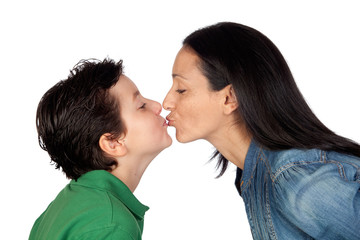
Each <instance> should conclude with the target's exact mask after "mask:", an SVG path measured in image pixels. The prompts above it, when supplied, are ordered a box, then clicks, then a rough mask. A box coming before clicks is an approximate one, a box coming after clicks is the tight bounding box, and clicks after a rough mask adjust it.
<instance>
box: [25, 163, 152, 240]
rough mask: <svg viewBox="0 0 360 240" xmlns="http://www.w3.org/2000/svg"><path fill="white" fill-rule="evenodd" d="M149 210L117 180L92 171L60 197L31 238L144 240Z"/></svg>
mask: <svg viewBox="0 0 360 240" xmlns="http://www.w3.org/2000/svg"><path fill="white" fill-rule="evenodd" d="M148 209H149V208H148V207H147V206H144V205H142V204H141V203H140V202H139V201H138V200H137V199H136V197H135V196H134V195H133V193H132V192H131V191H130V190H129V188H128V187H127V186H126V185H125V184H124V183H123V182H121V181H120V180H119V179H118V178H117V177H115V176H114V175H112V174H111V173H109V172H107V171H104V170H96V171H91V172H88V173H86V174H84V175H82V176H81V177H80V178H79V179H78V180H77V181H75V180H72V181H71V182H70V183H69V184H68V185H67V186H66V187H65V188H64V189H63V190H62V191H61V192H60V193H59V194H58V196H57V197H56V198H55V200H54V201H53V202H52V203H50V205H49V206H48V208H47V209H46V210H45V212H43V213H42V214H41V216H40V217H39V218H38V219H37V220H36V222H35V223H34V226H33V228H32V230H31V233H30V237H29V239H30V240H33V239H36V240H39V239H46V240H50V239H121V240H127V239H129V240H130V239H131V240H137V239H141V235H142V231H143V225H144V215H145V212H146V211H147V210H148Z"/></svg>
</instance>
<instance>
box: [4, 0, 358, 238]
mask: <svg viewBox="0 0 360 240" xmlns="http://www.w3.org/2000/svg"><path fill="white" fill-rule="evenodd" d="M6 2H7V3H5V1H2V2H1V3H0V36H1V37H0V73H1V75H0V79H1V80H0V81H1V87H0V104H1V106H0V110H1V120H0V121H1V123H0V133H1V140H0V141H1V143H0V147H1V166H0V178H1V179H0V184H1V189H0V191H1V196H0V201H1V204H0V207H1V208H0V218H1V230H0V239H27V237H28V234H29V231H30V229H31V227H32V224H33V222H34V221H35V219H36V218H37V217H38V216H39V215H40V214H41V212H42V211H44V210H45V208H46V207H47V205H48V204H49V203H50V201H51V200H53V198H54V197H55V196H56V194H57V193H58V192H59V191H60V190H61V189H62V188H63V187H64V186H65V184H66V183H67V182H68V180H66V179H65V177H64V175H63V174H62V173H61V172H60V171H56V170H55V169H54V167H53V166H52V165H50V163H49V157H48V155H47V153H46V152H44V151H42V150H41V149H40V147H39V146H38V143H37V135H36V129H35V111H36V107H37V104H38V101H39V100H40V98H41V96H42V95H43V94H44V93H45V91H46V90H48V89H49V88H50V87H51V86H52V85H54V84H55V83H56V82H57V81H59V80H61V79H65V78H66V77H67V75H68V73H69V70H70V69H71V68H72V67H73V66H74V65H75V64H76V63H77V62H78V61H79V60H80V59H83V58H99V59H103V58H105V57H107V56H109V57H111V58H113V59H115V60H119V59H123V60H124V65H125V73H126V75H127V76H129V77H130V78H131V79H132V80H133V81H134V82H135V83H136V84H137V85H138V87H139V89H140V91H141V92H142V94H143V95H144V96H145V97H148V98H152V99H154V100H157V101H159V102H162V100H163V98H164V97H165V94H166V92H167V91H168V89H169V88H170V86H171V81H172V80H171V67H172V63H173V61H174V57H175V55H176V53H177V51H178V50H179V48H180V47H181V42H182V40H183V39H184V38H185V37H186V36H187V35H188V34H190V33H191V32H192V31H194V30H196V29H198V28H201V27H204V26H206V25H210V24H214V23H216V22H219V21H234V22H238V23H242V24H245V25H249V26H251V27H253V28H256V29H257V30H259V31H261V32H262V33H264V34H265V35H267V36H268V37H269V38H270V39H271V40H272V41H273V42H274V43H275V44H276V45H277V46H278V48H279V49H280V51H281V52H282V53H283V55H284V56H285V58H286V60H287V61H288V64H289V65H290V68H291V70H292V72H293V74H294V76H295V79H296V81H297V83H298V86H299V88H300V90H301V91H302V93H303V95H304V96H305V98H306V100H307V101H308V103H309V104H310V106H311V107H312V109H313V110H314V112H315V113H316V114H317V116H318V117H319V118H320V119H321V120H322V121H323V122H324V123H325V124H326V125H327V126H328V127H329V128H330V129H332V130H333V131H335V132H336V133H338V134H341V135H344V136H346V137H349V138H352V139H353V140H355V141H357V142H359V141H360V127H359V122H360V114H359V102H360V96H359V87H360V84H359V80H360V78H359V63H360V60H359V56H360V47H359V43H360V34H359V29H360V14H359V10H360V9H359V7H358V4H357V3H356V2H357V1H347V0H343V1H340V0H339V1H329V0H327V1H314V0H307V1H304V0H302V1H255V0H252V1H239V0H238V1H227V0H222V1H219V0H217V1H210V0H207V1H196V0H193V1H155V0H153V1H134V0H131V1H130V0H129V1H106V0H103V1H101V3H100V1H98V2H97V1H91V0H86V1H85V0H80V1H75V0H73V1H64V0H63V1H57V2H55V1H34V0H33V1H16V0H13V1H6ZM162 114H163V116H165V115H166V114H167V113H166V112H165V111H163V113H162ZM169 132H170V134H171V136H173V139H174V143H173V146H172V147H170V148H168V149H166V150H165V151H163V152H162V153H161V154H160V155H159V156H158V157H157V158H156V159H155V160H154V162H153V163H152V164H151V165H150V166H149V168H148V169H147V171H146V173H145V175H144V176H143V179H142V181H141V183H140V185H139V187H138V189H137V190H136V191H135V195H136V196H137V197H138V198H139V200H140V201H141V202H143V203H144V204H146V205H148V206H150V210H149V211H148V212H147V214H146V219H145V229H144V234H143V239H150V240H155V239H156V240H158V239H160V240H162V239H210V240H212V239H251V234H250V229H249V226H248V222H247V218H246V214H245V210H244V205H243V202H242V200H241V198H240V197H239V196H238V194H237V192H236V189H235V188H234V185H233V182H234V177H235V172H234V168H233V167H231V168H230V170H229V171H228V172H227V173H226V174H225V176H224V177H222V178H220V179H215V176H216V172H215V170H214V166H215V162H213V163H209V164H207V160H208V159H209V157H210V156H211V153H212V152H213V150H214V149H213V148H212V146H210V145H209V144H208V143H206V142H204V141H197V142H194V143H190V144H179V143H178V142H176V140H175V137H174V133H175V131H174V129H169Z"/></svg>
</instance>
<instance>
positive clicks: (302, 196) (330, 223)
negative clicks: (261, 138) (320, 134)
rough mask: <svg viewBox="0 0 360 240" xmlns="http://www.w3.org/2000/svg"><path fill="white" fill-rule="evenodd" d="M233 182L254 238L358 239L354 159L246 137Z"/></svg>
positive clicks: (359, 163) (359, 167) (358, 184)
mask: <svg viewBox="0 0 360 240" xmlns="http://www.w3.org/2000/svg"><path fill="white" fill-rule="evenodd" d="M235 185H236V187H237V189H238V191H239V193H240V195H241V197H242V198H243V200H244V203H245V208H246V213H247V216H248V220H249V223H250V227H251V232H252V235H253V238H254V239H259V240H260V239H261V240H265V239H296V240H297V239H336V240H339V239H348V240H350V239H360V159H359V158H357V157H354V156H349V155H345V154H340V153H337V152H326V151H322V150H318V149H311V150H297V149H291V150H283V151H269V150H266V149H264V148H262V147H261V146H259V145H258V144H257V143H256V142H254V141H252V143H251V144H250V147H249V151H248V153H247V155H246V159H245V165H244V170H243V171H242V170H241V169H239V168H238V169H237V176H236V181H235Z"/></svg>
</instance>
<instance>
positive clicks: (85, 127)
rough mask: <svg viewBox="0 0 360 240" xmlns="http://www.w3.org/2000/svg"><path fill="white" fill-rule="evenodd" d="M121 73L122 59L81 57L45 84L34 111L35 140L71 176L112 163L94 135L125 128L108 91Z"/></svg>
mask: <svg viewBox="0 0 360 240" xmlns="http://www.w3.org/2000/svg"><path fill="white" fill-rule="evenodd" d="M122 73H123V66H122V60H120V61H119V62H117V63H115V62H114V60H112V59H109V58H106V59H104V60H103V61H100V60H96V59H89V60H81V61H80V62H79V63H78V64H77V65H75V67H74V68H73V69H72V70H71V71H70V74H69V76H68V78H67V79H66V80H63V81H60V82H58V83H57V84H55V85H54V86H53V87H52V88H50V89H49V90H48V91H47V92H46V93H45V94H44V96H43V97H42V99H41V100H40V103H39V105H38V108H37V114H36V127H37V132H38V139H39V144H40V147H41V148H42V149H44V150H45V151H47V152H48V154H49V155H50V157H51V160H52V162H54V164H55V166H56V168H57V169H59V168H61V169H62V170H63V172H64V173H65V174H66V176H67V177H68V178H70V179H77V178H79V177H80V176H81V175H82V174H84V173H86V172H89V171H92V170H100V169H103V170H110V169H111V167H112V166H113V165H115V166H116V164H117V162H116V161H115V160H114V159H113V158H110V157H108V156H106V155H105V154H104V152H103V151H102V150H101V148H100V146H99V139H100V137H101V136H102V135H103V134H104V133H110V137H109V138H111V139H116V138H118V137H119V136H120V135H121V134H122V133H124V132H125V126H124V125H123V122H122V120H121V117H120V106H119V103H118V101H117V99H116V98H115V97H114V96H111V95H110V94H109V89H110V88H111V87H112V86H114V85H115V84H116V83H117V81H118V80H119V77H120V76H121V74H122Z"/></svg>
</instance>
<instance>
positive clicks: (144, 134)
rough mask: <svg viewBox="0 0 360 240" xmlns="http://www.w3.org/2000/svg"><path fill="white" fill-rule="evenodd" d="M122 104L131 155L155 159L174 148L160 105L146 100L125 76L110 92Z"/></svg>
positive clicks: (121, 110) (127, 143) (126, 138)
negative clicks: (171, 147) (161, 153)
mask: <svg viewBox="0 0 360 240" xmlns="http://www.w3.org/2000/svg"><path fill="white" fill-rule="evenodd" d="M110 94H112V95H113V96H115V97H116V98H117V99H118V101H120V113H121V119H122V120H123V121H124V122H125V128H126V136H125V137H124V139H125V145H126V148H127V150H128V153H129V154H132V155H135V156H137V155H138V156H139V157H140V158H142V157H146V156H154V157H155V156H156V155H157V154H158V153H160V152H161V151H162V150H163V149H165V148H167V147H168V146H170V145H171V143H172V139H171V137H170V136H169V134H168V132H167V127H168V125H167V122H166V120H165V119H164V118H163V117H161V116H160V112H161V109H162V107H161V104H160V103H158V102H155V101H152V100H150V99H146V98H144V97H143V96H142V95H141V94H140V92H139V90H138V88H137V87H136V85H135V84H134V83H133V82H132V81H131V80H130V79H129V78H128V77H126V76H125V75H121V76H120V78H119V81H118V82H117V83H116V85H115V86H114V87H112V88H111V89H110Z"/></svg>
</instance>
